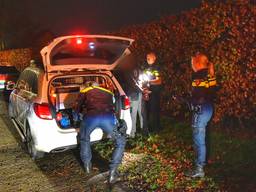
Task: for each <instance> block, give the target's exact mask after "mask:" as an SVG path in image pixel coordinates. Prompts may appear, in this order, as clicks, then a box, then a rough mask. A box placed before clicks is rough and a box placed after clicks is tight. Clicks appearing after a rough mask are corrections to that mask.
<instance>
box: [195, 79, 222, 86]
mask: <svg viewBox="0 0 256 192" xmlns="http://www.w3.org/2000/svg"><path fill="white" fill-rule="evenodd" d="M216 84H217V81H216V80H211V81H202V82H200V83H199V84H198V83H196V82H195V81H193V82H192V86H193V87H206V88H208V87H211V86H215V85H216Z"/></svg>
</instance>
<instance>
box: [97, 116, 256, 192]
mask: <svg viewBox="0 0 256 192" xmlns="http://www.w3.org/2000/svg"><path fill="white" fill-rule="evenodd" d="M162 122H163V127H164V130H163V131H162V132H161V133H160V134H158V135H151V136H150V137H148V138H144V137H141V136H137V137H136V138H135V139H129V141H128V143H127V150H128V151H129V152H132V153H139V154H144V157H143V158H140V159H139V160H138V161H137V162H136V163H134V164H133V166H132V167H129V168H128V169H127V168H126V167H123V168H122V169H121V170H122V172H123V174H124V178H125V185H126V186H128V187H129V188H131V189H133V190H134V191H138V192H139V191H232V192H233V191H241V190H242V191H254V190H255V188H256V176H255V172H256V164H255V162H256V153H255V147H256V141H255V140H253V139H248V138H247V139H244V138H239V137H234V136H232V137H231V136H228V135H226V134H223V133H220V132H216V131H212V129H213V128H214V127H213V126H212V127H210V128H209V134H208V136H207V141H208V148H209V149H210V150H208V151H209V157H208V165H207V166H206V170H205V171H206V177H205V178H202V179H191V178H188V177H185V176H184V171H185V170H187V169H190V168H192V166H193V159H194V152H193V147H192V130H191V128H190V126H189V125H187V124H185V123H177V122H175V121H173V120H171V119H167V118H166V119H164V120H163V121H162ZM108 149H111V145H110V143H106V144H105V145H102V144H100V145H96V150H97V151H99V152H100V153H102V154H105V156H106V157H107V158H109V157H110V153H106V151H110V150H108Z"/></svg>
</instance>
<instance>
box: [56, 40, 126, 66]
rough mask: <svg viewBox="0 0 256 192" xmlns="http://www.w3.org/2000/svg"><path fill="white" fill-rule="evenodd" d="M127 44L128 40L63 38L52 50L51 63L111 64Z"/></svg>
mask: <svg viewBox="0 0 256 192" xmlns="http://www.w3.org/2000/svg"><path fill="white" fill-rule="evenodd" d="M128 46H129V41H124V40H116V39H107V38H88V37H87V38H84V37H79V38H70V39H65V40H63V41H62V42H60V43H59V44H58V45H56V47H54V49H53V50H52V52H51V64H52V65H67V64H68V65H72V64H113V63H114V62H115V61H116V60H117V59H118V58H119V57H120V56H121V55H122V54H123V52H124V50H125V49H126V48H127V47H128Z"/></svg>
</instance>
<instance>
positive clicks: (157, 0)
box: [30, 0, 201, 34]
mask: <svg viewBox="0 0 256 192" xmlns="http://www.w3.org/2000/svg"><path fill="white" fill-rule="evenodd" d="M200 2H201V1H200V0H179V1H174V0H151V1H148V0H129V1H120V0H91V1H89V0H72V1H71V0H54V1H53V0H36V1H31V4H30V9H31V10H32V11H31V17H32V18H34V20H35V22H38V23H41V24H42V25H43V26H44V27H45V28H48V29H49V30H51V31H52V32H54V33H57V34H67V33H68V34H70V33H102V32H108V31H113V30H117V29H119V28H121V27H124V26H127V25H132V24H140V23H145V22H149V21H151V20H156V19H158V18H160V17H162V16H164V15H169V14H176V13H179V12H181V11H183V10H187V9H191V8H193V7H198V6H200Z"/></svg>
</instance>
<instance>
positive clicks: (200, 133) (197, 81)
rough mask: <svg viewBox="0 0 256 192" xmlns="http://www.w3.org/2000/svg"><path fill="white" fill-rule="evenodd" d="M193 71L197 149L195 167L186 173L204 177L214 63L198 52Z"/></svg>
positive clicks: (195, 140)
mask: <svg viewBox="0 0 256 192" xmlns="http://www.w3.org/2000/svg"><path fill="white" fill-rule="evenodd" d="M191 65H192V69H193V73H192V98H191V106H192V107H191V108H192V128H193V142H194V149H195V151H196V155H197V156H196V162H195V163H196V167H195V169H193V170H191V171H188V172H186V173H185V175H186V176H190V177H204V175H205V173H204V169H203V168H204V166H205V163H206V144H205V135H206V134H205V133H206V126H207V124H208V122H209V121H210V119H211V117H212V114H213V99H214V95H215V88H216V79H215V77H214V67H213V64H212V63H210V62H209V61H208V58H207V56H206V55H204V54H202V53H197V54H196V55H194V56H193V57H192V58H191Z"/></svg>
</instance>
